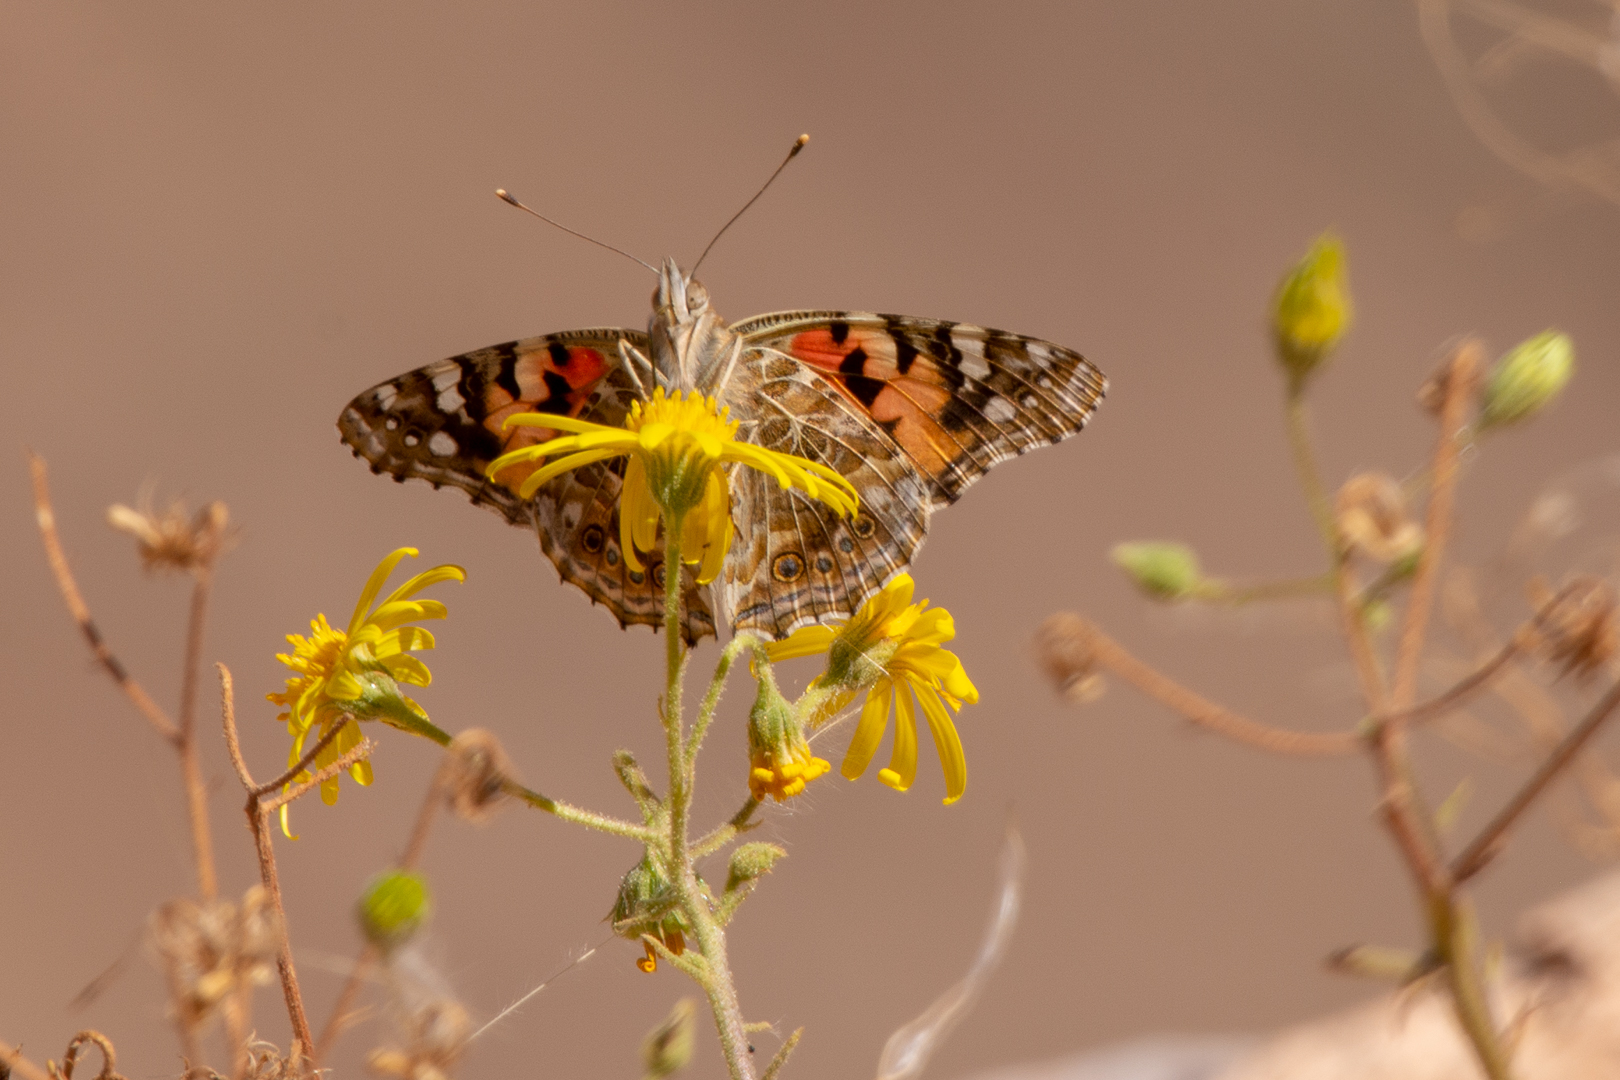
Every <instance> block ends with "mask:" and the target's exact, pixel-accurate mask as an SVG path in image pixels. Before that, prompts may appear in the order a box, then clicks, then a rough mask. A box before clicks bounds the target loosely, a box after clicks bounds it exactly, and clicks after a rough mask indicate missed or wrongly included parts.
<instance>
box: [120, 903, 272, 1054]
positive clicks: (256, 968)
mask: <svg viewBox="0 0 1620 1080" xmlns="http://www.w3.org/2000/svg"><path fill="white" fill-rule="evenodd" d="M149 932H150V935H151V941H152V946H153V948H154V949H155V950H156V951H157V954H158V956H159V957H160V958H161V959H162V961H163V965H164V967H165V969H167V970H168V971H169V972H170V973H171V976H172V977H173V979H174V981H175V984H176V986H177V987H178V988H179V995H178V1000H177V1001H176V1002H175V1003H174V1004H175V1008H176V1010H177V1011H178V1012H179V1014H180V1019H181V1020H182V1021H183V1022H184V1023H185V1025H186V1026H187V1027H192V1028H195V1027H198V1026H200V1025H202V1024H204V1023H206V1022H207V1021H208V1019H209V1018H210V1017H211V1016H212V1015H213V1013H214V1011H215V1009H216V1008H217V1007H218V1006H219V1004H220V1002H222V1001H224V1000H225V999H226V998H228V997H230V996H231V995H232V994H235V993H238V992H241V991H245V990H248V989H249V988H251V987H254V986H263V985H264V984H266V983H268V982H270V981H271V979H272V977H273V976H274V972H275V963H276V951H277V949H279V948H280V945H281V928H280V924H279V923H278V922H277V920H276V914H275V909H274V908H273V907H271V905H270V902H269V900H268V898H267V897H266V895H265V891H264V889H263V888H262V887H261V886H258V885H255V886H253V887H252V888H251V889H249V890H248V891H247V892H245V893H244V894H242V900H241V902H240V903H236V904H233V903H231V902H230V901H229V900H215V901H213V902H211V903H208V904H199V903H197V902H196V901H195V900H190V899H180V900H171V901H169V902H168V903H167V904H164V905H163V906H162V907H160V908H158V909H157V911H155V912H153V914H152V919H151V924H150V927H149Z"/></svg>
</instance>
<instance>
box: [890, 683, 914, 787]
mask: <svg viewBox="0 0 1620 1080" xmlns="http://www.w3.org/2000/svg"><path fill="white" fill-rule="evenodd" d="M894 706H895V707H894V750H893V752H892V753H890V755H889V768H888V769H887V770H886V771H888V772H892V773H893V774H894V778H893V779H890V778H888V777H885V778H884V783H886V784H888V785H889V786H890V787H892V788H894V790H896V791H905V790H906V789H907V788H909V787H910V786H911V785H912V782H913V781H915V780H916V779H917V708H916V706H915V705H914V704H913V703H912V700H911V693H910V691H909V690H907V689H906V687H904V686H897V687H895V692H894Z"/></svg>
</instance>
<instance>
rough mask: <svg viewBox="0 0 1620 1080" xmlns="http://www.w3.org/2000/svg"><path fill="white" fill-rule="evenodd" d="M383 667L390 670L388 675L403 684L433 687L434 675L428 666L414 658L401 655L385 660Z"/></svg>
mask: <svg viewBox="0 0 1620 1080" xmlns="http://www.w3.org/2000/svg"><path fill="white" fill-rule="evenodd" d="M382 666H383V667H385V668H387V669H388V674H390V675H392V676H393V677H394V678H395V679H397V680H398V681H400V682H402V683H410V684H411V685H412V686H431V685H432V684H433V673H432V672H431V671H429V670H428V666H427V665H426V664H424V663H422V661H420V660H418V659H417V658H416V657H414V656H408V655H406V654H404V653H400V654H399V655H397V656H389V657H386V658H384V659H383V661H382Z"/></svg>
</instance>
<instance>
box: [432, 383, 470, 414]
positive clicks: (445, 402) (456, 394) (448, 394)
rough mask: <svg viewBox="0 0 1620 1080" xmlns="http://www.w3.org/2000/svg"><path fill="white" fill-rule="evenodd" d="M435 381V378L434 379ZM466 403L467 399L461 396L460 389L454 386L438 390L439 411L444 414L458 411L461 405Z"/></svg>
mask: <svg viewBox="0 0 1620 1080" xmlns="http://www.w3.org/2000/svg"><path fill="white" fill-rule="evenodd" d="M434 381H435V382H436V381H437V380H434ZM465 404H467V399H466V398H464V397H462V396H461V391H460V390H459V389H457V388H456V387H454V386H451V387H449V388H447V389H445V390H441V391H439V411H440V412H442V413H444V414H445V415H446V416H448V415H450V414H451V413H455V412H460V411H461V407H462V406H463V405H465Z"/></svg>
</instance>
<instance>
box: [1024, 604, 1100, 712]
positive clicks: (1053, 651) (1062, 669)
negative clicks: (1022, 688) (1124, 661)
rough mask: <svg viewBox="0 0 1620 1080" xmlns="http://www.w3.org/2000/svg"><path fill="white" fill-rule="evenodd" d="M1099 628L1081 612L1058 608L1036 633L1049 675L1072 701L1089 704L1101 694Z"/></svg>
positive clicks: (1037, 647)
mask: <svg viewBox="0 0 1620 1080" xmlns="http://www.w3.org/2000/svg"><path fill="white" fill-rule="evenodd" d="M1095 633H1096V631H1095V630H1094V629H1093V628H1092V626H1091V624H1090V623H1089V622H1087V621H1086V620H1084V619H1082V618H1081V617H1080V616H1078V615H1074V614H1071V613H1070V612H1067V611H1064V612H1059V613H1058V614H1056V615H1053V616H1052V617H1050V618H1049V619H1047V620H1046V621H1045V622H1044V623H1042V624H1041V628H1040V630H1039V631H1037V632H1036V635H1035V657H1036V660H1037V661H1038V662H1039V663H1040V665H1041V669H1042V670H1043V671H1045V672H1046V677H1047V678H1049V679H1051V680H1052V685H1053V686H1055V687H1056V688H1057V691H1058V693H1060V694H1062V695H1063V696H1064V697H1065V698H1067V699H1068V700H1069V701H1072V702H1074V703H1075V704H1080V705H1083V704H1086V703H1089V702H1092V701H1095V700H1097V698H1099V697H1101V696H1102V692H1103V689H1104V684H1103V677H1102V674H1101V673H1100V672H1099V671H1097V670H1096V668H1097V657H1096V650H1095V647H1094V645H1093V638H1094V635H1095Z"/></svg>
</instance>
